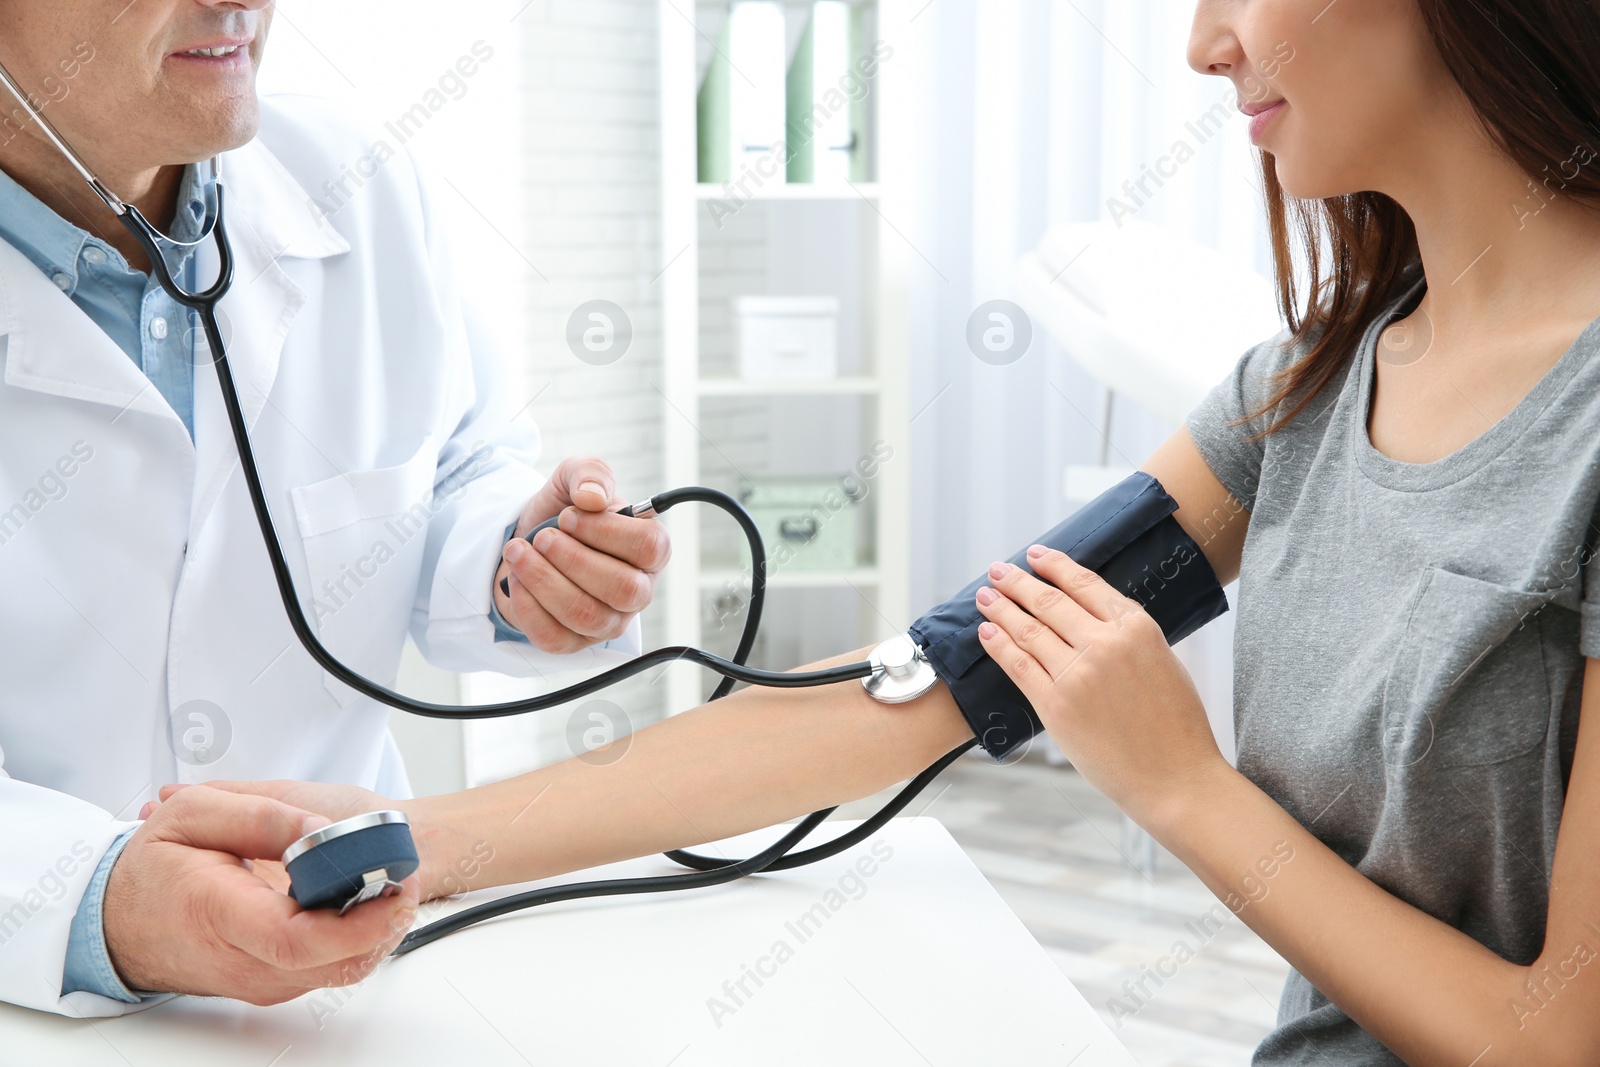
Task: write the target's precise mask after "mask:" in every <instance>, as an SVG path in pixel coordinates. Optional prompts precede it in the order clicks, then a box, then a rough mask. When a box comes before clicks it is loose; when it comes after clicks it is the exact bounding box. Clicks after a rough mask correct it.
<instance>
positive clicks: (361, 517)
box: [289, 436, 439, 707]
mask: <svg viewBox="0 0 1600 1067" xmlns="http://www.w3.org/2000/svg"><path fill="white" fill-rule="evenodd" d="M438 460H439V454H438V449H437V447H435V441H434V438H433V437H432V436H429V437H427V438H425V439H424V440H423V442H422V445H421V447H420V448H418V449H417V451H416V452H415V453H414V454H413V455H412V456H411V458H410V459H407V460H406V461H405V462H403V463H400V464H398V465H396V466H392V467H378V468H372V469H367V470H357V471H351V472H349V473H347V474H341V475H337V476H335V477H333V478H328V479H325V480H324V481H320V482H314V483H312V484H310V485H303V486H299V487H298V488H295V489H291V490H290V491H289V496H290V499H291V501H292V502H293V506H294V513H295V521H296V526H297V528H298V531H299V534H300V539H301V543H302V544H303V545H304V546H305V552H306V564H307V567H308V569H309V572H310V582H309V584H308V586H307V593H308V594H309V599H310V600H311V601H312V602H311V603H310V604H305V607H306V609H307V611H308V612H309V611H315V616H314V621H315V625H316V628H317V635H318V637H319V638H320V639H321V640H322V643H323V644H324V645H325V646H327V648H328V650H329V651H330V652H332V653H333V654H334V655H335V656H337V657H339V659H341V660H342V661H343V662H344V663H345V664H346V665H348V666H349V667H350V668H352V669H353V670H355V671H357V672H358V673H360V674H363V675H365V676H366V677H368V678H370V679H372V680H373V681H376V682H379V683H380V684H383V685H392V684H393V681H394V676H395V673H396V671H397V670H398V667H399V663H400V652H401V649H402V647H403V646H404V644H405V635H406V628H407V626H408V625H409V624H410V621H411V610H412V605H413V603H414V602H415V600H416V598H417V585H418V581H419V579H420V576H421V573H422V561H423V556H424V550H425V548H426V545H427V540H428V522H429V520H430V519H431V518H432V516H433V484H434V483H433V480H434V474H435V471H436V469H437V466H438ZM306 599H308V597H307V596H306V595H302V598H301V600H302V603H303V604H304V602H305V600H306ZM323 681H324V684H325V685H326V686H327V688H328V690H329V692H331V693H332V694H333V695H334V697H335V698H336V699H337V700H338V702H339V705H340V706H341V707H343V706H345V705H348V704H349V703H350V701H352V700H354V699H355V697H356V696H357V694H356V692H355V690H353V689H351V688H350V687H349V686H346V685H345V684H343V683H342V682H339V681H337V680H336V679H335V678H334V677H333V676H332V675H331V674H327V673H326V672H324V678H323Z"/></svg>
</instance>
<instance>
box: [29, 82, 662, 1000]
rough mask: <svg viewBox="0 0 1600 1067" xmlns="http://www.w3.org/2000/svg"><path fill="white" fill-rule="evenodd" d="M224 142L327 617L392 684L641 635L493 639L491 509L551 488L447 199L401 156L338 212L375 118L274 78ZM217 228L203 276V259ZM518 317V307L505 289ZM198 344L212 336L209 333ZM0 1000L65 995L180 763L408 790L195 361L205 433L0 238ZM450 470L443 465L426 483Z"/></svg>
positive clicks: (201, 364) (616, 656)
mask: <svg viewBox="0 0 1600 1067" xmlns="http://www.w3.org/2000/svg"><path fill="white" fill-rule="evenodd" d="M263 111H264V113H263V124H262V129H261V134H260V136H259V137H258V138H257V140H256V141H254V142H253V143H251V144H250V145H248V146H246V147H244V148H242V149H240V150H238V151H236V152H232V153H229V154H228V155H227V156H225V157H224V159H223V176H224V181H225V182H226V188H227V208H228V229H229V233H230V235H231V237H232V241H233V246H234V251H235V255H236V262H237V265H236V281H235V283H234V288H233V291H232V293H231V294H230V295H229V296H228V297H227V298H226V299H225V300H224V301H223V304H222V312H223V321H224V330H225V334H226V338H227V341H228V344H229V356H230V359H231V362H232V365H233V370H234V376H235V379H236V381H237V384H238V387H239V391H240V394H241V397H242V403H243V407H244V411H245V413H246V415H247V418H248V421H249V425H250V428H251V433H252V437H253V440H254V443H255V448H256V451H257V453H258V456H259V463H260V466H261V472H262V478H263V481H264V483H265V486H266V489H267V494H268V498H269V502H270V504H271V507H272V511H273V514H274V517H275V519H276V523H277V528H278V533H279V535H280V537H281V538H282V540H283V543H284V549H285V552H286V553H287V556H288V560H289V563H290V566H291V568H292V570H293V573H294V578H295V582H296V584H297V586H298V590H299V596H300V601H301V603H302V605H304V607H305V610H306V612H307V613H308V615H309V616H310V617H311V618H312V619H313V620H315V621H316V624H317V627H318V630H319V633H320V635H321V638H322V640H323V642H324V643H325V644H326V645H327V646H328V647H329V648H330V649H331V650H332V651H333V652H334V654H335V655H338V656H340V657H341V658H342V659H343V660H344V661H345V662H346V663H348V664H350V665H351V666H353V667H355V668H356V669H357V670H359V671H360V672H362V673H363V674H365V675H367V676H368V677H370V678H374V679H377V680H379V681H380V682H383V683H385V684H390V683H392V682H393V680H394V677H395V673H396V668H397V665H398V662H399V658H400V654H401V648H402V645H403V643H404V641H405V638H406V635H407V633H408V632H409V633H410V635H411V636H412V637H413V638H414V639H415V641H416V643H417V644H418V646H419V647H420V648H421V650H422V652H423V654H424V655H425V656H426V657H427V658H428V659H429V660H430V661H431V662H432V663H434V664H436V665H438V666H441V667H445V668H449V669H456V670H497V671H502V672H505V673H508V674H516V675H524V676H526V675H532V674H536V673H540V672H542V671H548V670H551V669H553V668H554V669H564V670H571V669H581V668H584V667H589V666H599V665H604V664H609V663H613V662H621V661H622V660H623V659H625V658H628V657H629V656H631V655H634V654H636V653H637V651H638V641H639V630H638V624H637V622H635V624H634V626H633V627H632V628H631V629H630V631H629V633H628V635H627V636H626V637H624V638H622V639H619V640H618V641H614V642H610V643H609V644H608V645H607V646H605V647H602V648H597V649H591V650H588V651H586V652H583V653H579V654H577V655H575V656H568V657H553V656H547V655H544V654H542V653H540V652H539V651H538V650H537V649H534V648H533V647H532V646H531V645H527V644H521V643H516V644H508V643H501V644H498V645H497V644H495V643H494V641H493V629H492V626H491V624H490V622H489V619H488V611H489V606H490V594H491V582H492V579H493V575H494V571H495V569H496V567H497V565H498V562H499V558H500V549H501V545H502V540H503V535H504V531H505V527H506V525H507V524H508V523H510V522H511V521H512V520H513V519H514V518H515V517H516V516H517V514H518V513H519V512H520V510H521V508H522V506H523V505H524V504H525V503H526V501H527V500H528V498H529V497H530V496H532V494H533V493H534V492H535V491H536V490H537V489H538V487H539V485H540V484H542V482H543V480H544V479H543V477H542V476H540V475H539V474H537V473H536V472H535V470H534V467H533V464H534V461H535V455H536V452H537V449H538V438H537V434H536V432H534V431H532V430H530V429H528V428H527V426H526V423H525V422H524V424H523V426H522V427H521V428H520V429H519V428H518V427H516V426H513V425H511V424H510V423H509V421H508V417H507V415H508V413H509V412H515V411H517V410H518V409H520V408H522V407H524V406H525V404H526V401H527V399H528V398H517V397H508V396H505V395H503V390H502V389H501V387H500V385H499V383H498V382H497V379H496V376H495V373H494V369H493V356H492V354H491V353H490V352H489V351H488V348H487V346H486V344H485V343H484V340H483V335H482V332H481V331H479V330H477V329H475V327H474V321H473V318H472V315H471V314H470V312H469V311H468V310H466V309H465V308H464V307H463V304H462V301H461V299H460V294H459V292H458V286H457V279H456V278H455V277H454V275H453V272H452V270H451V269H450V266H449V264H447V262H446V259H445V255H444V253H443V251H442V250H441V247H440V239H439V238H440V235H439V233H438V232H437V229H436V220H435V219H434V218H433V217H432V215H431V214H430V211H429V203H428V199H427V196H426V193H425V192H424V190H423V189H422V187H421V185H420V184H419V181H418V177H417V175H416V173H415V171H414V169H413V167H412V165H411V161H410V158H409V157H408V156H407V155H406V154H405V153H404V152H399V153H398V154H396V155H395V156H394V157H393V158H391V159H388V160H387V161H386V162H385V163H384V164H383V166H382V167H381V168H380V170H379V173H378V174H377V175H376V177H373V178H371V179H370V180H368V181H366V183H365V184H364V186H363V187H362V188H361V189H360V190H359V192H358V193H357V194H356V195H355V196H354V197H352V198H351V200H350V201H349V202H348V203H347V204H345V205H343V206H342V207H341V208H340V210H338V211H337V212H336V213H334V214H333V215H331V216H329V215H327V214H325V213H322V212H320V211H319V210H318V209H317V208H316V205H315V204H314V203H313V198H312V195H311V192H310V191H312V190H320V189H322V187H323V185H324V183H325V182H327V181H328V180H329V179H334V180H337V179H338V178H339V177H340V176H341V175H342V173H343V170H342V167H343V166H345V165H353V164H352V161H355V160H360V159H363V157H370V155H371V153H372V150H373V139H372V138H371V137H369V136H365V135H363V133H362V132H361V131H359V130H357V129H353V128H351V127H350V126H349V125H348V124H346V123H345V122H343V121H342V120H341V119H340V118H338V117H337V116H336V115H335V114H334V113H333V112H332V111H331V110H330V109H328V108H327V107H325V106H324V105H321V104H319V103H317V102H315V101H310V100H306V99H303V98H295V97H288V98H277V99H269V100H267V101H265V102H264V108H263ZM214 262H215V260H214V254H213V253H212V251H211V249H210V246H209V245H208V246H206V249H205V251H204V252H203V253H202V255H201V259H200V270H199V277H200V278H201V279H207V278H209V277H210V276H211V274H210V269H211V265H212V264H213V263H214ZM508 313H510V312H508ZM201 351H202V353H203V352H204V344H203V341H202V344H201ZM0 359H3V363H4V381H3V383H0V759H3V763H0V768H3V774H4V777H0V1000H5V1001H9V1002H11V1003H14V1004H21V1005H26V1006H29V1007H33V1008H41V1009H44V1010H47V1011H59V1012H63V1013H66V1014H71V1015H86V1016H97V1015H114V1014H118V1013H120V1012H121V1011H123V1010H125V1007H126V1006H125V1005H122V1004H120V1003H117V1002H115V1001H111V1000H108V999H105V998H102V997H98V996H95V995H92V994H89V993H81V992H80V993H74V994H71V995H69V996H68V997H66V998H62V997H61V996H60V984H61V972H62V967H63V963H64V959H65V953H66V945H67V936H68V930H69V926H70V923H71V920H72V916H73V913H74V911H75V910H76V908H77V905H78V902H79V900H80V898H81V897H82V895H83V891H84V889H85V887H86V885H87V883H88V881H89V878H90V876H91V874H92V873H93V871H94V868H95V865H96V864H97V863H98V861H99V859H100V857H101V855H102V854H103V853H104V851H105V850H106V848H107V847H108V845H109V844H110V843H111V841H112V840H113V839H114V838H115V837H116V835H117V834H118V833H119V832H121V831H122V830H124V829H126V828H128V827H129V826H131V825H132V823H130V822H128V821H126V820H128V819H131V818H132V817H134V816H135V815H136V814H137V812H138V810H139V807H140V806H141V805H142V804H143V803H144V802H145V801H146V800H149V799H151V798H153V797H154V796H155V795H156V790H157V789H158V788H159V787H160V786H161V785H162V784H163V783H167V782H201V781H207V780H210V779H216V778H229V779H260V778H278V777H281V778H296V779H310V780H318V781H328V782H349V783H355V784H358V785H362V786H366V787H368V788H372V789H376V790H378V791H379V792H381V793H385V794H388V795H401V796H404V795H407V794H408V792H409V787H408V785H407V782H406V775H405V769H404V767H403V766H402V764H401V761H400V757H399V755H398V753H397V751H396V748H395V745H394V742H393V739H392V738H391V737H390V735H389V732H388V728H387V719H388V711H387V709H386V708H384V707H382V706H380V705H378V704H376V703H375V702H373V701H370V700H368V699H366V698H363V697H359V696H357V695H356V694H355V693H354V692H353V691H351V690H349V689H348V688H346V687H345V686H343V685H341V684H339V683H338V682H335V681H333V680H332V679H331V678H330V677H328V676H327V675H326V674H325V672H323V670H322V669H321V668H319V667H318V666H316V665H315V664H314V663H313V662H312V660H311V659H310V657H309V656H307V655H306V653H305V652H304V651H303V650H302V649H301V647H300V645H299V644H298V643H297V642H296V640H295V638H294V636H293V634H292V632H291V631H290V629H289V624H288V621H287V619H286V616H285V614H284V611H283V607H282V604H281V603H280V601H279V597H278V591H277V587H276V585H275V584H274V581H273V578H272V573H271V570H270V568H269V566H268V561H267V555H266V552H265V550H264V548H263V547H262V543H261V537H260V534H259V532H258V530H257V527H256V520H255V518H254V514H253V512H252V510H251V507H250V502H249V498H248V496H247V494H246V490H245V485H244V480H243V477H242V475H241V473H240V469H239V464H238V460H237V458H236V453H235V449H234V444H233V441H232V438H231V437H230V435H229V431H228V426H227V421H226V417H225V415H224V411H223V406H222V400H221V396H220V394H219V392H218V388H217V382H216V372H215V369H214V368H213V367H212V366H210V365H209V363H208V361H207V360H205V359H204V358H198V359H197V364H198V366H197V368H196V373H195V383H194V396H195V411H194V421H195V438H194V440H193V441H192V442H191V439H190V437H189V434H188V433H187V432H186V431H185V429H184V426H183V423H182V422H181V421H180V420H179V419H178V416H177V415H176V414H175V413H174V412H173V411H172V409H171V408H170V407H169V406H168V405H167V403H166V401H165V400H164V399H163V398H162V396H161V393H160V392H159V391H158V390H157V389H156V388H155V387H154V386H153V385H151V383H150V382H149V380H148V379H147V378H146V377H145V376H144V374H143V373H142V372H141V371H140V370H139V369H138V368H137V367H136V366H135V365H134V364H133V362H132V361H131V360H130V359H129V358H128V356H127V355H126V354H125V353H124V352H123V351H122V350H121V349H120V348H118V347H117V345H116V344H115V343H113V342H112V341H111V340H110V338H108V337H107V336H106V335H105V334H104V333H103V332H102V331H101V330H100V329H99V328H97V327H96V326H95V324H94V323H93V322H91V321H90V320H89V318H87V317H86V316H85V315H84V314H83V313H82V312H80V311H79V310H78V308H77V307H76V306H75V305H74V304H73V303H72V302H71V301H70V300H69V299H68V298H67V297H66V296H65V295H63V294H62V293H61V292H60V291H59V290H58V289H57V288H56V286H55V285H54V284H52V282H51V280H50V279H49V278H48V277H46V276H45V275H44V274H43V273H41V272H40V271H39V270H38V269H37V268H36V267H35V266H34V265H33V264H32V263H30V262H29V261H28V260H27V259H26V258H24V257H23V256H22V254H21V253H19V252H18V251H16V250H15V249H14V248H12V247H11V246H10V245H7V244H5V243H4V242H0ZM436 487H438V491H437V492H436V491H435V489H436Z"/></svg>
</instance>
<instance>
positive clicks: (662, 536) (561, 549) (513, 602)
mask: <svg viewBox="0 0 1600 1067" xmlns="http://www.w3.org/2000/svg"><path fill="white" fill-rule="evenodd" d="M615 486H616V476H615V475H613V474H612V472H611V467H610V466H609V465H607V464H606V463H604V462H603V461H601V460H598V459H593V458H583V459H568V460H564V461H563V462H562V463H561V465H560V466H559V467H557V468H556V469H555V473H554V474H552V475H551V476H550V480H549V481H548V482H546V483H545V485H544V488H542V489H540V490H539V492H538V493H537V494H536V495H535V496H534V498H533V499H532V500H530V501H528V505H527V507H525V508H523V509H522V516H521V517H520V518H519V519H518V521H517V529H516V534H515V536H513V537H512V538H511V540H510V541H509V542H508V543H507V545H506V551H505V556H504V558H503V559H502V560H501V563H500V567H499V569H498V570H497V571H496V572H495V576H494V598H495V606H496V607H498V608H499V609H500V614H501V616H502V617H503V618H504V619H505V620H506V622H508V623H510V624H511V625H512V626H515V627H516V628H517V629H519V630H521V631H522V632H523V633H524V634H526V635H527V637H528V640H529V641H531V642H533V644H534V645H535V646H536V647H538V648H540V649H543V650H544V651H546V652H551V653H556V654H565V653H568V652H577V651H579V650H581V649H585V648H588V647H590V646H591V645H596V644H600V643H601V642H603V641H610V640H612V639H613V638H617V637H621V636H622V634H623V632H624V631H625V630H626V629H627V628H628V624H629V623H630V622H632V621H633V618H634V616H636V615H638V614H639V612H641V611H643V610H644V609H645V608H646V607H647V606H648V605H649V604H650V601H651V599H652V598H653V597H654V596H655V588H656V576H657V575H658V574H659V573H660V571H661V569H662V568H663V567H665V566H666V565H667V560H668V559H669V558H670V557H671V555H672V546H671V542H670V541H669V539H668V537H667V531H666V529H665V528H664V527H663V526H662V525H661V524H660V523H659V522H657V521H655V520H654V519H650V518H637V519H635V518H627V517H624V516H621V515H614V514H611V512H614V511H616V510H617V509H618V508H620V507H622V506H623V503H624V502H623V501H620V500H616V499H614V498H613V492H614V489H615ZM556 515H560V516H561V524H560V528H559V529H550V530H545V531H543V532H541V533H540V534H539V536H538V537H536V538H534V543H533V544H532V545H529V544H528V542H527V541H525V540H523V538H524V537H526V536H527V534H528V532H529V531H530V530H532V529H533V528H534V527H535V526H538V525H539V524H540V523H542V522H544V521H545V520H546V519H549V518H551V517H553V516H556ZM503 586H504V587H503ZM506 587H508V588H509V590H510V592H509V594H508V593H507V592H506Z"/></svg>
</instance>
